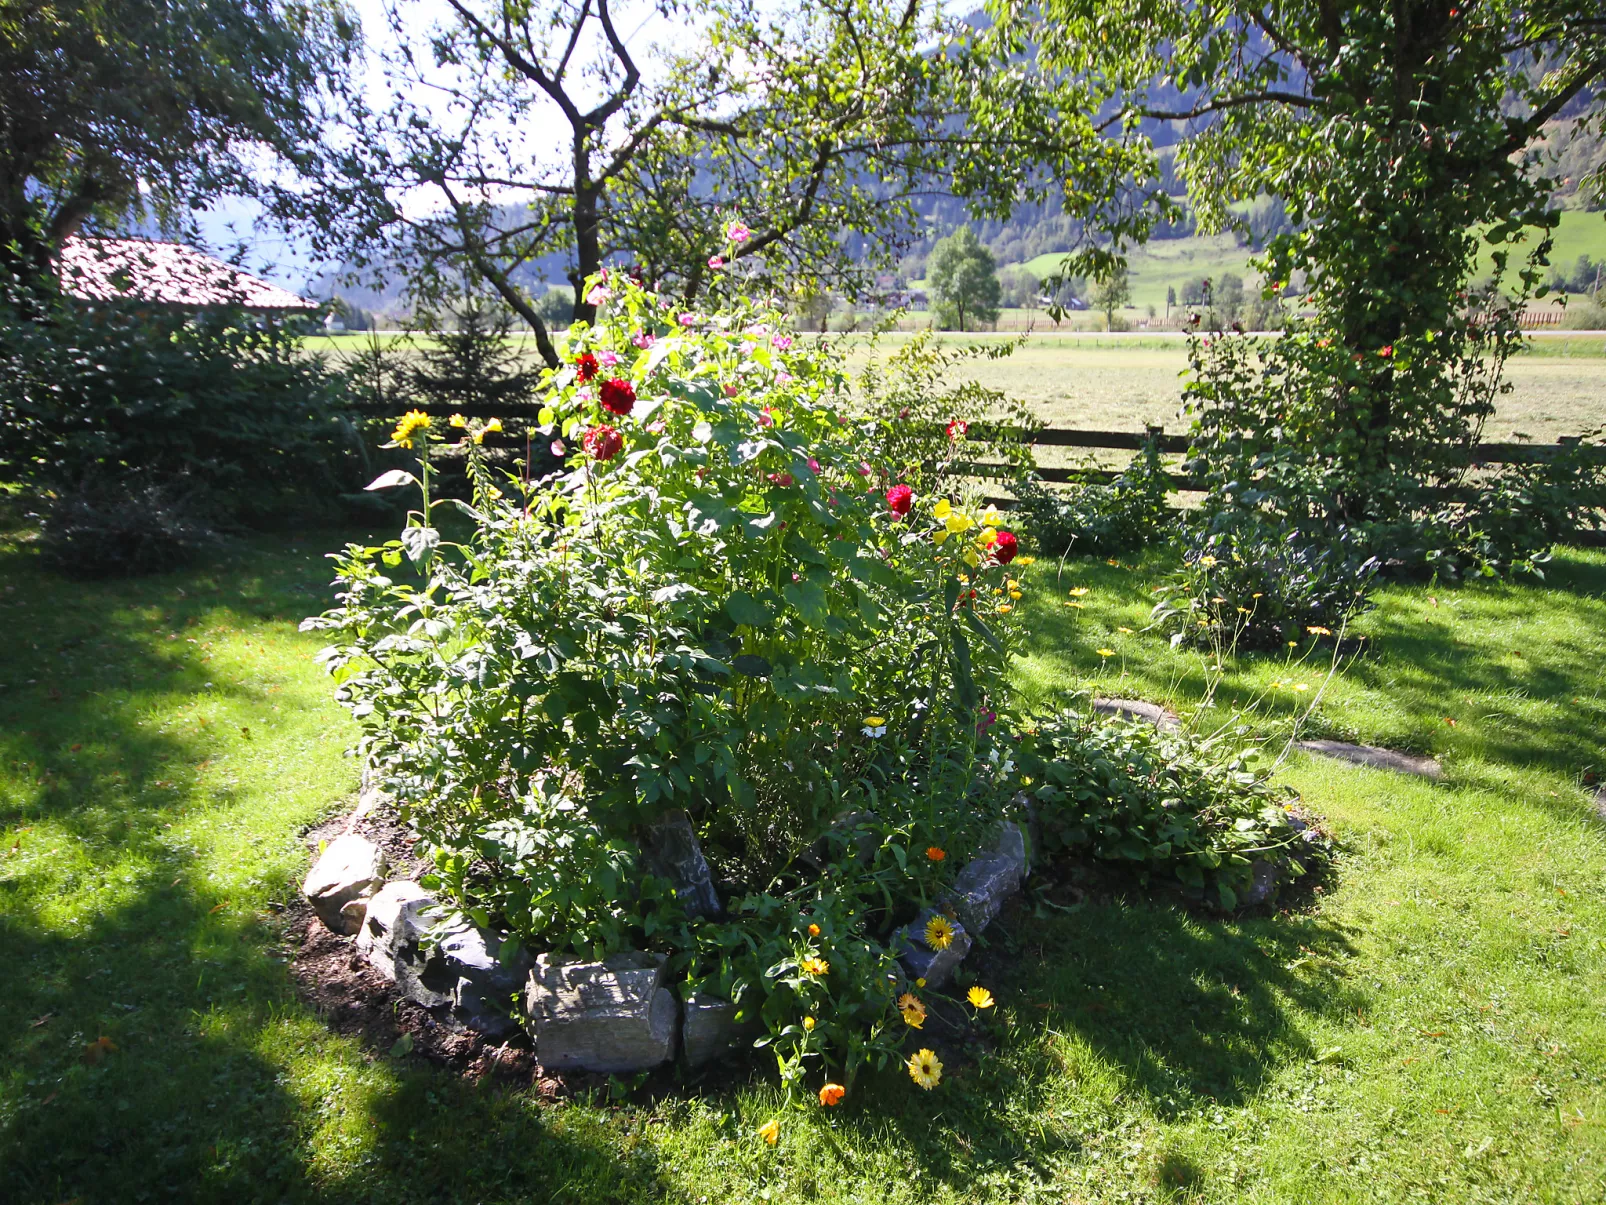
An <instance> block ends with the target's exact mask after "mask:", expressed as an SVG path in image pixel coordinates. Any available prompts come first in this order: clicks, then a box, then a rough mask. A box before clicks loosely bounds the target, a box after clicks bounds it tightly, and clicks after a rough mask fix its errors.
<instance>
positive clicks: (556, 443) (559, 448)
mask: <svg viewBox="0 0 1606 1205" xmlns="http://www.w3.org/2000/svg"><path fill="white" fill-rule="evenodd" d="M568 450H569V449H568V448H565V447H564V446H563V441H562V440H561V439H554V440H553V441H552V449H551V451H552V455H554V456H563V455H565V454H566V453H567V452H568Z"/></svg>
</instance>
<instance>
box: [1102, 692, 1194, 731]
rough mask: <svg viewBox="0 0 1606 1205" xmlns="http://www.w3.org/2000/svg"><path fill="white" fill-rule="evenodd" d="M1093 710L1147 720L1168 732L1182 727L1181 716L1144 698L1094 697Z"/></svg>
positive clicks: (1104, 713) (1129, 718)
mask: <svg viewBox="0 0 1606 1205" xmlns="http://www.w3.org/2000/svg"><path fill="white" fill-rule="evenodd" d="M1093 710H1094V711H1096V712H1098V713H1099V714H1100V715H1118V716H1121V717H1123V718H1124V719H1128V720H1147V721H1148V722H1149V723H1151V724H1153V725H1154V726H1155V727H1156V728H1163V729H1165V730H1166V731H1168V732H1171V731H1175V730H1176V729H1178V728H1181V727H1182V717H1180V716H1179V715H1177V713H1176V712H1174V711H1167V710H1166V709H1165V708H1164V707H1161V706H1160V704H1158V703H1150V702H1148V701H1147V700H1145V699H1094V700H1093Z"/></svg>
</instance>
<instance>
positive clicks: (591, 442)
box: [580, 423, 625, 460]
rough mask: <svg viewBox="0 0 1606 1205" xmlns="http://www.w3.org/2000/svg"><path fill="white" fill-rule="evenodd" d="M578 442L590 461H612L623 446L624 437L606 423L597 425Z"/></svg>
mask: <svg viewBox="0 0 1606 1205" xmlns="http://www.w3.org/2000/svg"><path fill="white" fill-rule="evenodd" d="M580 442H581V444H583V445H584V446H585V450H586V453H587V455H589V456H590V457H591V459H592V460H612V459H613V458H614V457H615V456H617V455H619V451H620V449H621V448H623V447H624V446H625V437H624V436H623V435H620V434H619V432H618V431H616V430H615V429H614V428H612V427H610V426H609V425H608V424H607V423H598V424H597V425H596V426H595V427H592V428H591V430H589V431H587V432H586V434H585V438H584V439H582V440H581V441H580Z"/></svg>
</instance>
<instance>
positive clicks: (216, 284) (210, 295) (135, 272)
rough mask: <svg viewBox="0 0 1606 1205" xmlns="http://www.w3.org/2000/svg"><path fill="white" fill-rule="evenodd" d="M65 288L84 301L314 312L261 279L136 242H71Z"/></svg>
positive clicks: (188, 253)
mask: <svg viewBox="0 0 1606 1205" xmlns="http://www.w3.org/2000/svg"><path fill="white" fill-rule="evenodd" d="M58 263H59V267H60V271H61V287H62V290H63V291H64V292H66V294H67V295H68V296H69V297H77V298H79V299H80V300H82V301H116V300H120V299H127V300H132V301H145V302H151V303H153V304H156V305H182V306H208V305H239V306H243V307H245V308H246V309H249V310H314V309H317V308H318V306H317V303H316V302H312V301H308V300H306V299H305V298H303V297H297V296H296V295H295V294H294V293H291V292H289V291H288V290H286V289H281V288H280V287H279V286H278V285H276V284H270V283H269V282H268V281H265V280H263V279H262V278H261V277H257V276H252V275H251V274H250V273H249V272H244V271H241V270H240V269H239V268H236V267H235V266H234V265H233V264H227V263H224V262H223V261H222V260H220V259H216V258H214V257H212V256H210V255H207V254H206V253H205V252H202V251H197V250H196V249H195V248H194V247H186V246H185V245H184V244H183V243H162V242H156V241H154V240H152V239H137V238H77V237H74V238H70V239H68V240H67V241H66V243H65V244H63V246H62V249H61V258H60V260H59V261H58Z"/></svg>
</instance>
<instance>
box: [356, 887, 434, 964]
mask: <svg viewBox="0 0 1606 1205" xmlns="http://www.w3.org/2000/svg"><path fill="white" fill-rule="evenodd" d="M437 906H438V905H437V904H436V901H435V897H434V896H433V895H431V894H430V893H429V892H427V891H425V890H424V889H423V888H422V887H420V886H419V885H418V884H417V883H414V882H412V881H410V880H408V879H398V880H397V881H396V882H394V883H386V884H385V885H384V887H382V888H381V889H380V890H379V892H378V894H376V895H375V896H374V897H373V898H372V899H370V900H369V901H368V913H367V916H366V917H365V918H364V919H363V923H362V927H361V928H360V929H358V930H357V953H359V954H361V955H362V956H363V958H364V959H366V960H367V962H368V965H369V966H371V967H373V968H374V970H376V971H378V972H379V973H380V974H381V975H383V976H384V977H385V978H386V979H389V980H390V981H391V982H392V983H395V982H397V981H398V980H399V978H400V973H401V967H402V965H403V964H404V963H407V962H410V961H412V960H415V959H416V958H417V956H418V938H419V936H420V935H421V934H422V933H424V932H425V931H427V930H428V928H429V919H430V918H429V917H428V916H426V913H428V912H431V911H433V909H435V908H436V907H437Z"/></svg>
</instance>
